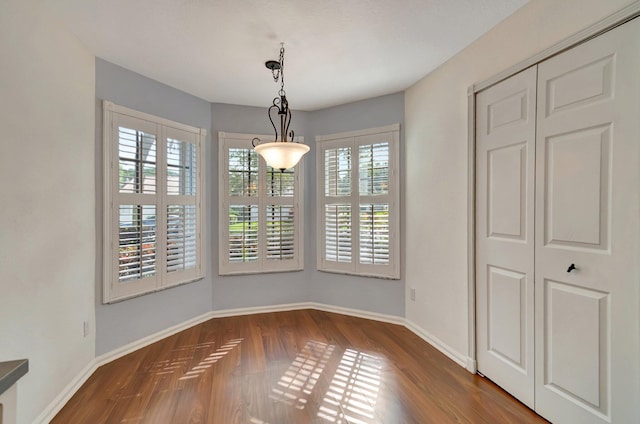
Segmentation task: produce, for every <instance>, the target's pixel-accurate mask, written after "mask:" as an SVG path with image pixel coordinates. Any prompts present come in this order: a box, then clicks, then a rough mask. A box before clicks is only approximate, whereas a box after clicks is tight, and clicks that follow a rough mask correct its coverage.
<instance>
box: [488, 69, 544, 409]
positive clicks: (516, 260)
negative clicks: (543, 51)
mask: <svg viewBox="0 0 640 424" xmlns="http://www.w3.org/2000/svg"><path fill="white" fill-rule="evenodd" d="M535 105H536V68H535V67H533V68H529V69H527V70H525V71H523V72H521V73H520V74H518V75H516V76H514V77H512V78H509V79H508V80H506V81H503V82H501V83H500V84H497V85H496V86H494V87H492V88H491V89H489V90H485V91H483V92H481V93H479V94H478V96H477V99H476V110H477V117H478V119H477V127H476V151H477V156H476V169H477V179H476V190H477V191H476V199H477V208H476V213H477V215H476V253H477V254H476V276H477V277H476V278H477V289H476V295H477V299H476V305H477V315H478V319H477V324H478V333H477V359H478V370H479V371H480V372H481V373H482V374H484V375H486V376H488V377H489V378H491V379H492V380H493V381H495V382H496V383H497V384H498V385H500V386H501V387H503V388H504V389H505V390H507V391H509V392H510V393H512V394H513V395H514V396H516V397H517V398H518V399H520V400H521V401H522V402H523V403H525V404H526V405H527V406H529V407H531V408H533V407H534V329H533V326H534V177H535V128H536V120H535V113H536V107H535Z"/></svg>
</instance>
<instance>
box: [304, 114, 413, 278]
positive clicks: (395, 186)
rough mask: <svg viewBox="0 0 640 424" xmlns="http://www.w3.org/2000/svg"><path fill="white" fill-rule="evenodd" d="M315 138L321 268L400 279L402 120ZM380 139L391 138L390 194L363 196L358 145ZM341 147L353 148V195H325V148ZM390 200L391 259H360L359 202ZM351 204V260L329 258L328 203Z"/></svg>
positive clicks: (389, 139) (318, 262)
mask: <svg viewBox="0 0 640 424" xmlns="http://www.w3.org/2000/svg"><path fill="white" fill-rule="evenodd" d="M315 141H316V148H317V153H316V155H317V156H316V169H317V181H316V196H317V213H316V216H317V228H318V239H317V258H316V264H317V269H318V270H319V271H324V272H332V273H338V274H350V275H359V276H367V277H377V278H386V279H393V280H397V279H400V213H401V211H400V172H399V167H400V124H392V125H388V126H385V127H378V128H370V129H365V130H358V131H350V132H343V133H337V134H329V135H322V136H317V137H316V138H315ZM380 141H388V142H389V190H388V194H384V195H373V196H364V195H360V193H359V175H358V173H359V160H358V158H359V154H358V152H359V146H361V145H367V144H373V143H377V142H380ZM339 147H350V148H351V149H352V150H351V151H352V158H354V159H353V160H352V166H351V195H349V196H340V197H327V196H325V174H324V169H325V151H326V150H327V149H335V148H339ZM387 202H388V203H389V262H388V264H384V265H373V264H362V263H360V248H359V243H360V240H359V238H360V212H359V211H360V208H359V206H360V204H367V203H387ZM335 203H341V204H349V205H351V219H352V220H351V246H352V251H351V262H337V261H328V260H326V255H325V247H326V246H325V242H326V229H325V205H328V204H335Z"/></svg>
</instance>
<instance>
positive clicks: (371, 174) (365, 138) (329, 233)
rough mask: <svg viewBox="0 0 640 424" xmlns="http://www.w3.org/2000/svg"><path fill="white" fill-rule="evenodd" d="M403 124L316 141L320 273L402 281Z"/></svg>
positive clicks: (332, 136) (324, 137) (319, 138)
mask: <svg viewBox="0 0 640 424" xmlns="http://www.w3.org/2000/svg"><path fill="white" fill-rule="evenodd" d="M399 135H400V125H399V124H396V125H391V126H388V127H383V128H374V129H369V130H363V131H354V132H350V133H342V134H332V135H327V136H320V137H316V145H317V146H318V151H317V161H318V164H317V169H324V175H321V178H318V181H317V184H318V228H319V229H320V232H319V238H318V258H317V261H318V269H319V270H321V271H329V272H338V273H345V274H356V275H366V276H373V277H381V278H392V279H398V278H400V262H399V258H398V255H399V248H400V221H399V216H400V210H399V209H400V187H399V173H398V163H399V162H398V161H399V157H398V155H399Z"/></svg>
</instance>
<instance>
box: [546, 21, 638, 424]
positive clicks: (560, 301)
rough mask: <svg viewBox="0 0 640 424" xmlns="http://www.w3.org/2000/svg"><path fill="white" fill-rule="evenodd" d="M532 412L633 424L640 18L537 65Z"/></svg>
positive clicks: (583, 423)
mask: <svg viewBox="0 0 640 424" xmlns="http://www.w3.org/2000/svg"><path fill="white" fill-rule="evenodd" d="M537 115H538V116H537V122H538V124H537V130H536V219H535V221H536V230H535V233H536V237H535V238H536V240H535V291H536V295H535V296H536V297H535V302H536V306H535V308H536V313H535V315H536V318H535V319H536V324H535V327H536V372H535V373H536V392H535V409H536V411H537V412H538V413H539V414H541V415H542V416H544V417H546V418H548V419H550V420H551V421H553V422H557V423H580V424H589V423H608V422H613V423H640V407H639V405H640V388H639V386H640V348H639V338H640V329H639V321H640V297H639V285H640V267H639V266H638V264H639V263H640V249H639V248H638V244H639V238H640V237H639V235H640V202H639V194H640V172H639V168H640V160H639V159H640V19H635V20H634V21H631V22H629V23H627V24H625V25H622V26H620V27H618V28H616V29H613V30H611V31H609V32H607V33H605V34H603V35H601V36H599V37H597V38H595V39H593V40H591V41H588V42H586V43H584V44H582V45H579V46H577V47H575V48H573V49H571V50H569V51H567V52H565V53H563V54H561V55H558V56H556V57H554V58H551V59H549V60H547V61H545V62H542V63H540V64H539V65H538V101H537Z"/></svg>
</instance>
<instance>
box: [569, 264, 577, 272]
mask: <svg viewBox="0 0 640 424" xmlns="http://www.w3.org/2000/svg"><path fill="white" fill-rule="evenodd" d="M574 269H578V268H576V264H571V265H569V268H567V272H571V271H573V270H574Z"/></svg>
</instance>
